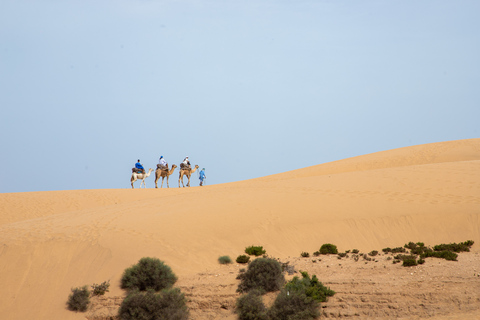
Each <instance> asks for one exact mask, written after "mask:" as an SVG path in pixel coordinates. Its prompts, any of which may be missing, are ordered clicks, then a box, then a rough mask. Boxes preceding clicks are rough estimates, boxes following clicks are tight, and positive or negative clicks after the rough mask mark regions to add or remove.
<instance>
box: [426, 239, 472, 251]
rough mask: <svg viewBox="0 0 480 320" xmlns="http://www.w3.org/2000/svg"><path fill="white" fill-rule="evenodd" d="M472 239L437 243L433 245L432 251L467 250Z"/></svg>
mask: <svg viewBox="0 0 480 320" xmlns="http://www.w3.org/2000/svg"><path fill="white" fill-rule="evenodd" d="M473 243H474V242H473V241H472V240H468V241H465V242H460V243H450V244H439V245H436V246H434V247H433V250H434V251H452V252H469V251H470V247H471V246H472V245H473Z"/></svg>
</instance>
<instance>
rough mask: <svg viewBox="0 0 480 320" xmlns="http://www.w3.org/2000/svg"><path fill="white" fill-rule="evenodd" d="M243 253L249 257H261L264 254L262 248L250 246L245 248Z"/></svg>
mask: <svg viewBox="0 0 480 320" xmlns="http://www.w3.org/2000/svg"><path fill="white" fill-rule="evenodd" d="M245 253H246V254H248V255H251V256H256V257H258V256H261V255H263V254H265V253H266V251H265V250H264V249H263V247H262V246H250V247H246V248H245Z"/></svg>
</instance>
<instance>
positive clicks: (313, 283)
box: [285, 271, 335, 302]
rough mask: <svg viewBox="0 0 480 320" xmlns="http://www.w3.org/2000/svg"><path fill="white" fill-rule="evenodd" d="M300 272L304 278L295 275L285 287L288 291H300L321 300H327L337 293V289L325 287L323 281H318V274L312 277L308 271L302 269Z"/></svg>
mask: <svg viewBox="0 0 480 320" xmlns="http://www.w3.org/2000/svg"><path fill="white" fill-rule="evenodd" d="M300 273H301V274H302V279H300V278H299V277H297V276H295V277H293V279H292V280H290V281H289V282H287V284H286V285H285V289H286V290H287V291H288V292H291V291H300V292H303V293H304V294H305V295H306V296H307V297H309V298H311V299H314V300H317V301H319V302H325V301H327V299H328V297H332V296H333V295H334V294H335V291H333V290H330V288H327V287H325V286H324V285H323V283H321V282H320V281H318V278H317V276H316V275H313V276H312V278H310V276H309V275H308V273H307V272H305V271H301V272H300Z"/></svg>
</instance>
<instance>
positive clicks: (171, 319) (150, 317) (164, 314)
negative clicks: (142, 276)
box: [119, 288, 189, 320]
mask: <svg viewBox="0 0 480 320" xmlns="http://www.w3.org/2000/svg"><path fill="white" fill-rule="evenodd" d="M188 314H189V312H188V308H187V305H186V300H185V296H184V295H183V293H181V292H180V289H178V288H174V289H164V290H162V291H161V292H159V293H156V292H155V291H154V290H151V289H149V290H147V291H145V292H141V291H133V292H131V293H130V294H129V295H128V296H127V297H126V298H125V299H124V300H123V302H122V304H121V306H120V310H119V316H120V319H121V320H187V319H188Z"/></svg>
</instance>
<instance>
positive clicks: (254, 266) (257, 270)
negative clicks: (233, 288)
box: [237, 258, 285, 292]
mask: <svg viewBox="0 0 480 320" xmlns="http://www.w3.org/2000/svg"><path fill="white" fill-rule="evenodd" d="M239 277H240V280H241V282H240V284H239V285H238V289H237V291H238V292H248V291H250V290H252V289H259V290H263V291H266V292H272V291H276V290H280V288H281V287H282V286H283V284H284V283H285V277H284V276H283V273H282V267H281V265H280V263H279V262H278V261H277V260H274V259H270V258H258V259H255V260H253V261H252V262H250V264H249V265H248V269H247V271H246V272H244V273H242V274H240V275H239Z"/></svg>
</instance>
